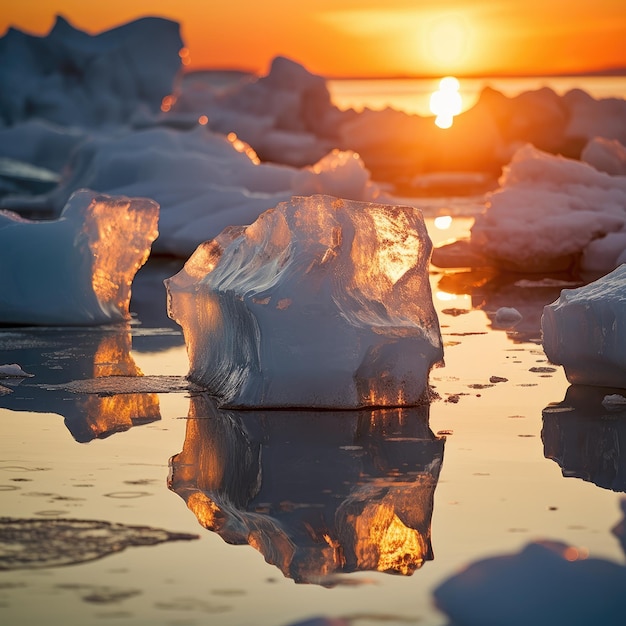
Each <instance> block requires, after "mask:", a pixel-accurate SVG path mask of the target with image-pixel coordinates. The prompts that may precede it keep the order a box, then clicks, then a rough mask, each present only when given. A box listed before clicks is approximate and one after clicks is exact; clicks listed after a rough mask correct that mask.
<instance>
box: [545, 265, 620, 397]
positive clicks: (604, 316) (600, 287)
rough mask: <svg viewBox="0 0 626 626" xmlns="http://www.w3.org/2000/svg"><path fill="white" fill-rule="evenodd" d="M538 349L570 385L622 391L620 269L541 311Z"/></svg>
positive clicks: (569, 291) (569, 292)
mask: <svg viewBox="0 0 626 626" xmlns="http://www.w3.org/2000/svg"><path fill="white" fill-rule="evenodd" d="M541 328H542V332H543V349H544V351H545V353H546V355H547V357H548V359H550V361H551V362H552V363H556V364H559V365H563V367H564V368H565V375H566V376H567V379H568V380H569V381H570V382H571V383H575V384H581V385H598V386H602V387H618V388H626V265H620V266H619V267H618V268H617V269H616V270H614V271H613V272H611V273H610V274H608V275H606V276H603V277H602V278H600V279H598V280H596V281H595V282H593V283H590V284H589V285H585V286H584V287H580V288H578V289H563V291H562V292H561V296H560V297H559V299H558V300H556V301H555V302H553V303H552V304H549V305H548V306H546V307H544V310H543V317H542V320H541Z"/></svg>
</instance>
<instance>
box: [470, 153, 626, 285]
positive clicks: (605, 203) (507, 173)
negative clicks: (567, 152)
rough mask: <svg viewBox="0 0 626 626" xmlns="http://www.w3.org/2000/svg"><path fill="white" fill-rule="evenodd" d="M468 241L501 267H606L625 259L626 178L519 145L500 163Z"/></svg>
mask: <svg viewBox="0 0 626 626" xmlns="http://www.w3.org/2000/svg"><path fill="white" fill-rule="evenodd" d="M605 147H606V144H605ZM609 149H610V148H609ZM470 244H471V250H472V251H474V252H476V251H478V252H480V253H481V254H482V255H483V257H484V259H485V261H486V262H487V263H489V264H492V265H495V266H496V267H498V268H499V269H502V270H509V271H517V272H541V273H547V272H558V271H574V270H583V271H595V272H609V271H611V270H613V269H615V267H617V266H618V265H619V264H620V263H622V262H624V261H626V176H623V175H616V176H612V175H610V174H608V173H606V172H603V171H599V170H597V169H595V168H594V167H592V166H591V165H589V164H588V163H585V162H582V161H575V160H573V159H567V158H564V157H561V156H554V155H551V154H548V153H545V152H542V151H540V150H538V149H537V148H535V147H533V146H531V145H526V146H524V147H522V148H520V149H519V150H518V151H517V152H516V153H515V155H514V157H513V159H512V160H511V162H510V163H509V165H507V166H506V167H505V168H504V173H503V175H502V177H501V178H500V187H499V189H498V190H496V191H495V192H494V193H493V194H491V196H490V197H489V198H488V201H487V206H486V210H485V211H484V212H483V213H482V214H480V215H478V216H477V218H476V221H475V223H474V225H473V227H472V230H471V240H470Z"/></svg>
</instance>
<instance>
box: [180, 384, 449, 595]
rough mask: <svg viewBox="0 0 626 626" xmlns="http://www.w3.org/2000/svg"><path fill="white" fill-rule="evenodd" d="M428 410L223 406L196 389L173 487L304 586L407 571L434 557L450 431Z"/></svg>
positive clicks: (203, 517)
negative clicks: (436, 430)
mask: <svg viewBox="0 0 626 626" xmlns="http://www.w3.org/2000/svg"><path fill="white" fill-rule="evenodd" d="M428 411H429V406H428V405H424V406H420V407H415V408H410V409H378V410H374V411H370V410H362V411H298V412H297V415H294V414H293V412H290V411H278V412H276V411H271V412H268V411H265V412H263V411H261V412H259V411H221V410H218V409H217V408H216V406H215V403H214V402H212V400H211V399H210V398H209V397H207V395H206V394H194V395H193V396H192V397H191V404H190V410H189V419H188V420H187V430H186V435H185V443H184V446H183V450H182V451H181V452H180V453H179V454H177V455H175V456H174V457H172V459H171V460H170V467H171V471H170V477H169V481H168V486H169V488H170V489H172V491H175V492H176V493H177V494H178V495H179V496H180V497H181V498H183V500H184V501H185V502H186V504H187V506H188V507H189V509H190V510H191V511H192V512H193V513H194V514H195V515H196V517H197V518H198V521H199V522H200V524H202V526H204V527H205V528H207V529H209V530H211V531H213V532H216V533H218V534H219V536H220V537H222V538H223V539H224V541H226V542H228V543H231V544H243V545H245V544H250V545H251V546H254V547H255V548H256V549H257V550H259V551H260V552H261V553H262V554H263V556H264V557H265V559H266V561H267V562H268V563H271V564H273V565H276V566H277V567H278V568H279V569H280V570H281V571H282V572H283V574H284V575H285V576H288V577H289V578H293V579H294V580H295V581H296V582H301V583H302V582H304V583H317V584H321V585H325V586H332V585H333V579H334V576H335V575H336V574H339V573H347V572H354V571H366V570H372V571H379V572H389V573H395V574H402V575H405V576H406V575H411V574H412V573H413V572H414V571H415V570H416V569H418V568H420V567H421V566H422V565H423V564H424V563H426V562H427V561H429V560H432V559H433V558H434V557H433V549H432V547H431V533H430V523H431V518H432V514H433V506H434V492H435V488H436V486H437V481H438V478H439V472H440V470H441V465H442V462H443V452H444V444H445V439H444V438H441V437H436V436H435V435H434V434H433V432H432V431H431V430H430V428H429V426H428Z"/></svg>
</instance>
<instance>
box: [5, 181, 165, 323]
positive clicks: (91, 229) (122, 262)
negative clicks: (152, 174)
mask: <svg viewBox="0 0 626 626" xmlns="http://www.w3.org/2000/svg"><path fill="white" fill-rule="evenodd" d="M158 216H159V205H158V204H157V203H156V202H154V201H153V200H148V199H145V198H126V197H124V196H118V197H112V196H105V195H100V194H96V193H95V192H93V191H89V190H85V189H83V190H79V191H77V192H76V193H74V194H73V195H72V196H71V197H70V199H69V201H68V203H67V205H66V206H65V208H64V210H63V212H62V214H61V216H60V218H59V219H57V220H52V221H31V220H25V219H22V218H20V217H18V216H16V215H15V214H13V213H10V212H7V211H0V324H30V325H47V326H60V325H63V326H74V325H97V324H105V323H110V322H117V321H121V320H126V319H129V318H130V313H129V308H128V307H129V302H130V293H131V283H132V281H133V278H134V276H135V274H136V273H137V270H138V269H139V268H140V267H141V266H142V265H143V264H144V263H145V261H146V260H147V258H148V255H149V254H150V246H151V244H152V242H153V241H154V239H156V237H157V234H158V231H157V222H158Z"/></svg>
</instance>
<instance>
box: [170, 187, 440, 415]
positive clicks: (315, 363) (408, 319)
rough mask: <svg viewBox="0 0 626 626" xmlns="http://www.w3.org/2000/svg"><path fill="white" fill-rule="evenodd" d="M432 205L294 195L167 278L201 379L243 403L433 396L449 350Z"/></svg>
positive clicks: (379, 402)
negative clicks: (430, 226)
mask: <svg viewBox="0 0 626 626" xmlns="http://www.w3.org/2000/svg"><path fill="white" fill-rule="evenodd" d="M431 248H432V244H431V241H430V239H429V237H428V234H427V232H426V228H425V225H424V221H423V217H422V214H421V211H419V210H418V209H414V208H411V207H406V206H389V205H382V204H374V203H365V202H357V201H348V200H340V199H337V198H333V197H330V196H319V195H317V196H310V197H297V196H294V197H293V198H292V199H291V200H290V201H288V202H283V203H280V204H279V205H277V206H276V208H274V209H271V210H269V211H266V212H265V213H263V214H262V215H261V216H260V217H259V218H258V220H257V221H256V222H255V223H254V224H252V225H251V226H249V227H247V228H246V227H233V228H229V229H226V230H225V231H223V232H222V233H221V234H220V235H219V236H218V237H217V238H215V239H214V240H212V241H209V242H205V243H204V244H202V245H201V246H199V247H198V249H197V250H196V251H195V253H194V254H193V255H192V256H191V258H190V259H189V260H188V261H187V263H186V265H185V267H184V268H183V269H182V270H181V271H180V272H179V273H178V274H176V275H175V276H173V277H172V278H170V279H168V280H166V281H165V282H166V285H167V290H168V299H169V311H168V312H169V315H170V317H172V319H174V320H176V321H177V322H178V323H179V324H180V325H181V326H182V327H183V330H184V334H185V341H186V344H187V351H188V354H189V360H190V371H189V378H190V379H191V380H192V381H194V382H196V383H199V384H201V385H203V386H204V387H205V388H206V389H207V390H209V391H210V392H211V393H212V394H214V395H215V396H217V397H218V399H219V401H220V403H221V404H222V405H225V406H231V407H314V408H323V407H324V408H331V407H332V408H355V407H363V406H390V405H392V406H393V405H414V404H417V403H420V402H422V401H424V396H425V393H426V391H427V382H428V373H429V371H430V368H431V366H432V365H433V364H434V363H436V362H438V361H440V360H441V358H442V354H443V351H442V343H441V335H440V331H439V323H438V320H437V316H436V313H435V310H434V307H433V303H432V295H431V291H430V284H429V280H428V263H429V259H430V253H431Z"/></svg>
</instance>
